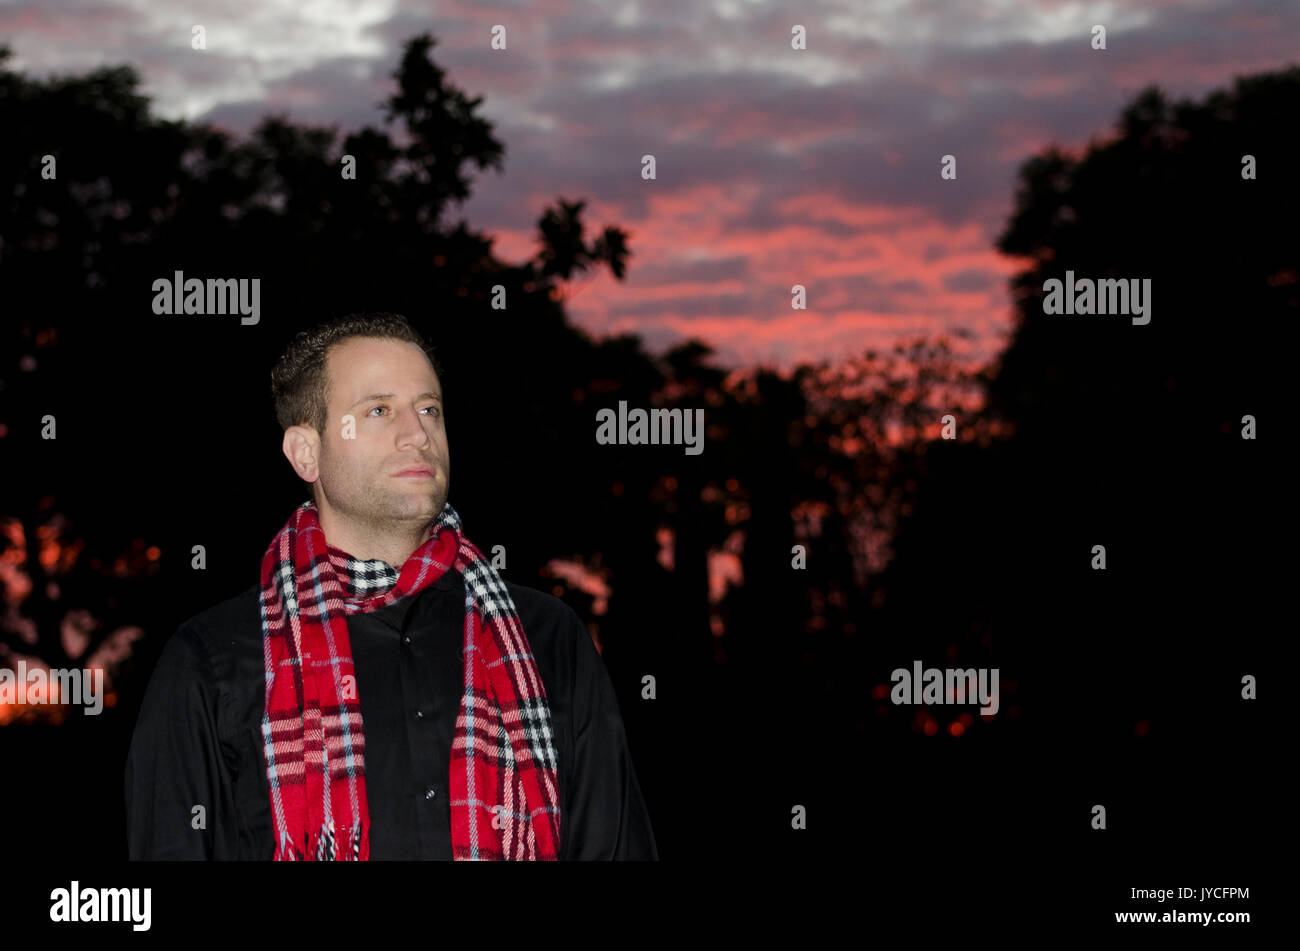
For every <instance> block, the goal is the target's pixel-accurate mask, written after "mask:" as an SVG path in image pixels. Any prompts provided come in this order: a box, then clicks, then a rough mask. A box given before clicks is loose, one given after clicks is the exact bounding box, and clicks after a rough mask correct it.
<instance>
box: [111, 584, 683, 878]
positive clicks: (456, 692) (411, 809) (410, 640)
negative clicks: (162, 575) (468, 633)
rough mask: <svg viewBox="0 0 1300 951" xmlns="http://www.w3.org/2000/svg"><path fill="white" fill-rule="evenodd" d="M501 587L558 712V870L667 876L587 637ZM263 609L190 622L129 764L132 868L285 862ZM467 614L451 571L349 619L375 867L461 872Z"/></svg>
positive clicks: (568, 620) (246, 604)
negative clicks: (608, 869)
mask: <svg viewBox="0 0 1300 951" xmlns="http://www.w3.org/2000/svg"><path fill="white" fill-rule="evenodd" d="M505 584H506V589H507V590H508V591H509V592H510V597H511V599H512V600H513V601H514V603H515V607H516V609H517V610H518V612H519V618H520V621H521V622H522V624H523V629H524V634H525V636H526V637H527V639H528V643H529V646H530V647H531V649H532V653H533V657H534V659H535V661H536V663H537V669H538V673H539V674H540V675H541V678H542V684H543V686H544V687H545V688H546V699H547V703H548V705H549V707H550V711H551V718H552V728H553V730H554V734H555V741H554V742H555V748H556V753H557V756H558V765H559V769H558V779H559V790H560V854H559V858H560V859H561V860H612V859H646V860H657V859H658V857H659V856H658V852H657V849H656V847H655V841H654V834H653V832H652V830H651V828H650V819H649V815H648V814H647V811H646V807H645V802H644V801H643V799H642V796H641V789H640V786H639V785H638V783H637V779H636V773H635V771H634V770H633V767H632V760H631V757H630V755H629V753H628V747H627V739H626V736H625V734H624V730H623V720H622V717H621V715H620V713H619V709H618V702H617V700H616V698H615V695H614V688H613V684H612V683H611V681H610V678H609V673H608V672H607V671H606V669H605V665H604V662H603V661H602V660H601V657H600V654H599V653H598V652H597V650H596V647H595V645H594V644H593V643H592V640H591V635H590V634H589V633H588V631H587V628H586V625H585V624H583V622H582V620H581V619H580V618H579V617H578V615H577V614H576V613H575V612H574V610H573V609H572V608H570V607H569V606H568V605H567V604H565V603H564V602H563V601H561V600H560V599H558V598H556V597H553V596H551V595H549V594H546V593H545V592H542V591H536V590H534V589H532V588H526V587H523V586H521V585H516V584H512V583H510V582H506V583H505ZM258 597H259V589H258V587H257V586H254V587H252V588H250V589H248V590H247V591H245V592H244V593H243V594H241V595H239V596H237V597H235V598H231V599H230V600H228V601H224V602H222V603H221V604H219V605H217V606H216V607H213V608H211V609H210V610H208V611H205V612H203V613H201V614H199V615H197V616H195V617H193V618H191V619H190V620H188V621H186V622H185V623H184V624H182V625H181V627H180V628H179V629H178V630H177V631H176V633H175V634H174V635H173V636H172V637H171V638H169V639H168V641H167V643H166V645H164V647H163V650H162V653H161V656H160V657H159V661H158V666H157V668H156V669H155V670H154V673H153V675H152V677H151V679H150V682H149V686H148V689H147V690H146V691H145V696H144V699H143V702H142V706H141V708H140V717H139V720H138V721H137V723H136V727H135V734H134V736H133V737H132V741H131V748H130V752H129V754H128V756H127V764H126V808H127V826H128V840H129V841H128V852H129V856H130V858H131V859H133V860H136V859H244V860H268V861H269V860H270V859H271V857H272V855H273V854H274V851H275V844H274V840H273V835H272V822H271V804H270V793H269V790H268V788H267V774H266V759H265V756H264V754H263V748H262V710H263V704H264V697H265V689H266V675H265V664H264V662H263V655H262V631H261V616H260V612H259V608H258ZM464 598H465V583H464V579H463V577H462V576H461V575H460V573H459V572H456V571H449V572H447V573H446V574H445V575H444V576H443V577H442V578H440V579H439V580H438V581H437V582H435V583H434V584H432V585H429V586H428V587H426V588H425V589H424V590H422V591H420V592H418V593H417V594H416V595H414V596H411V597H404V598H401V599H399V600H398V601H397V602H395V603H394V604H391V605H388V606H387V607H384V608H382V609H380V610H378V611H374V612H370V613H357V614H351V615H348V616H347V625H348V635H349V639H350V640H351V643H352V657H353V664H354V669H355V672H356V677H357V697H358V700H359V702H360V704H361V716H362V722H363V725H364V729H365V737H366V751H365V766H366V797H367V800H368V804H369V811H370V825H371V828H370V857H371V858H372V859H375V860H379V859H441V860H447V861H450V860H451V858H452V853H451V813H450V809H449V807H448V802H447V800H448V790H449V787H448V783H449V775H448V770H449V767H450V753H451V740H452V732H453V729H454V727H455V722H456V716H457V714H458V713H459V710H460V700H461V696H462V694H463V693H464V667H463V660H462V648H463V646H464V627H463V624H464V611H465V602H464ZM196 806H202V807H203V810H202V813H199V812H198V811H196V809H195V807H196ZM200 816H201V818H202V821H200V818H199V817H200ZM196 825H198V826H204V827H203V828H197V829H196V828H194V826H196Z"/></svg>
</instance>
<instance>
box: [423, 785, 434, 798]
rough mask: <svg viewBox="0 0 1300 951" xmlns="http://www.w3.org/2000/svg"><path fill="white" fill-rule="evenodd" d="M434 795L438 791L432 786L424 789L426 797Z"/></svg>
mask: <svg viewBox="0 0 1300 951" xmlns="http://www.w3.org/2000/svg"><path fill="white" fill-rule="evenodd" d="M434 795H436V793H435V792H434V788H433V787H432V786H430V787H429V788H428V789H426V790H425V791H424V798H425V799H432V798H433V797H434Z"/></svg>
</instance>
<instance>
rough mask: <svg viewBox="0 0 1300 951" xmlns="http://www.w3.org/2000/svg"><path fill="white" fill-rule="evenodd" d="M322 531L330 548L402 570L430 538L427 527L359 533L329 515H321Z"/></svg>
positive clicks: (359, 558)
mask: <svg viewBox="0 0 1300 951" xmlns="http://www.w3.org/2000/svg"><path fill="white" fill-rule="evenodd" d="M320 527H321V530H322V531H323V532H324V533H325V541H326V542H327V543H328V544H329V545H330V547H332V548H337V549H339V550H341V551H345V552H347V553H348V554H349V555H351V556H352V557H353V558H356V559H358V560H359V561H372V560H374V559H376V558H377V559H379V560H380V561H383V562H387V563H388V564H390V565H392V566H393V567H394V568H397V569H398V570H401V567H402V565H404V564H406V559H408V558H410V557H411V555H412V554H413V553H414V552H415V550H416V549H417V548H419V547H420V546H421V545H422V544H424V541H425V539H427V538H428V537H429V533H428V528H427V526H426V527H424V528H416V527H412V528H410V529H406V528H405V526H401V527H395V530H392V531H383V530H381V531H360V532H358V531H355V530H353V529H352V528H351V527H350V526H348V525H346V524H340V523H338V522H336V521H335V520H334V519H333V517H332V516H330V515H329V514H328V513H325V512H321V513H320Z"/></svg>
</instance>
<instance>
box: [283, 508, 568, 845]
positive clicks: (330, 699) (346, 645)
mask: <svg viewBox="0 0 1300 951" xmlns="http://www.w3.org/2000/svg"><path fill="white" fill-rule="evenodd" d="M432 529H433V532H432V536H431V537H430V538H429V539H428V540H427V541H426V542H424V543H423V544H422V545H421V546H420V547H419V548H417V549H416V550H415V551H414V552H413V553H412V554H411V557H410V558H408V559H407V560H406V563H405V564H404V565H402V567H401V570H400V572H399V571H398V570H396V569H394V568H393V567H392V566H390V565H388V564H386V563H385V562H383V561H378V560H372V561H360V560H357V559H355V558H353V557H351V556H350V555H348V554H347V553H346V552H343V551H340V550H339V549H337V548H332V547H330V546H328V545H327V544H326V541H325V533H324V532H323V531H322V530H321V527H320V521H319V519H318V518H317V512H316V506H315V504H314V503H312V502H305V503H303V504H302V505H301V506H299V507H298V508H297V509H296V510H295V511H294V514H293V517H292V518H290V519H289V522H288V523H287V524H286V525H285V526H284V528H283V529H281V530H280V533H279V534H278V535H277V536H276V537H275V540H274V541H273V542H272V543H271V545H270V547H269V548H268V549H267V550H266V555H265V556H264V557H263V559H262V599H261V606H262V644H263V649H264V651H263V652H264V657H265V660H266V683H267V689H266V704H265V709H264V713H263V716H262V737H263V744H264V745H263V749H264V752H265V754H266V763H267V778H268V781H269V783H270V792H271V815H272V821H273V823H274V826H275V838H276V842H277V845H276V849H275V856H274V857H275V859H276V860H277V861H279V860H299V861H302V860H306V859H314V860H317V861H339V860H348V859H351V860H354V861H366V860H368V859H369V858H370V844H369V843H370V835H369V830H370V821H369V811H368V808H367V804H366V778H365V772H366V771H365V736H364V733H363V731H362V723H361V704H360V701H359V699H358V696H357V690H356V674H355V672H354V670H353V665H352V646H351V641H350V640H349V638H348V628H347V622H346V618H345V613H346V614H353V613H355V612H357V611H375V610H377V609H379V608H382V607H384V606H385V605H388V604H392V603H393V602H394V601H396V600H397V599H398V598H402V597H410V596H413V595H415V594H416V593H417V592H419V591H420V590H422V589H423V588H425V587H426V586H428V585H430V584H432V583H434V582H435V581H437V580H438V579H439V578H441V577H442V576H443V574H444V573H446V572H447V571H449V570H455V571H459V572H461V573H462V575H464V578H465V649H464V655H463V656H464V660H465V692H464V695H463V696H462V697H461V705H460V714H459V715H458V716H457V718H456V731H455V736H454V739H453V741H452V750H451V842H452V852H453V857H454V858H456V859H494V860H501V859H507V860H538V859H541V860H547V859H549V860H554V859H555V858H556V857H557V855H558V853H559V847H560V809H559V794H558V791H557V790H558V788H559V786H558V781H557V778H556V753H555V748H554V746H553V744H552V733H551V715H550V708H549V707H548V706H547V703H546V691H545V689H544V688H543V686H542V681H541V677H540V676H539V675H538V672H537V666H536V664H535V663H534V661H533V656H532V653H531V651H530V650H529V646H528V641H527V639H526V638H525V636H524V630H523V625H522V624H521V623H520V621H519V615H518V613H517V612H516V611H515V606H514V603H513V602H512V601H511V599H510V595H509V593H508V592H507V591H506V587H505V585H504V583H502V581H501V578H500V576H498V575H497V573H496V570H495V569H494V568H493V567H492V566H491V564H490V563H489V562H488V561H487V560H486V559H485V558H484V557H483V554H482V553H481V552H480V551H479V550H478V549H477V548H476V547H475V546H474V545H473V544H472V543H471V542H470V541H469V540H468V539H467V538H465V536H464V534H463V533H462V531H461V525H460V518H459V516H458V515H457V514H456V511H455V510H454V509H453V508H452V507H451V506H450V505H445V506H444V507H443V510H442V513H441V514H440V515H439V516H438V517H437V519H436V520H435V521H434V522H433V524H432ZM485 619H486V622H485Z"/></svg>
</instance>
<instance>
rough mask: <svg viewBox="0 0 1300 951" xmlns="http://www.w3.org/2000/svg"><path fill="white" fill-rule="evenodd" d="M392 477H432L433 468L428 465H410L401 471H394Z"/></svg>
mask: <svg viewBox="0 0 1300 951" xmlns="http://www.w3.org/2000/svg"><path fill="white" fill-rule="evenodd" d="M393 477H394V478H396V479H432V478H433V470H432V469H431V468H429V467H428V466H411V467H410V468H407V469H403V470H402V471H401V472H394V473H393Z"/></svg>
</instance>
